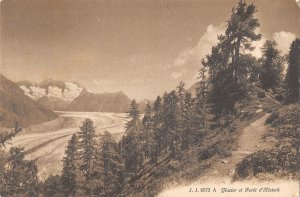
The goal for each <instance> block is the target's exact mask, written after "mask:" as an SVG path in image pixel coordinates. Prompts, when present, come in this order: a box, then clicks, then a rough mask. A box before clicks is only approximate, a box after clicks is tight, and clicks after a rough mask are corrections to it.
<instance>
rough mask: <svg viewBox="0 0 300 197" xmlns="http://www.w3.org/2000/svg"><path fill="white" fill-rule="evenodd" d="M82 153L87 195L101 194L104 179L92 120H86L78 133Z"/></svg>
mask: <svg viewBox="0 0 300 197" xmlns="http://www.w3.org/2000/svg"><path fill="white" fill-rule="evenodd" d="M78 140H79V151H80V170H81V171H82V173H83V176H84V189H85V191H86V195H92V194H94V193H96V194H97V193H101V192H102V189H103V179H102V178H103V177H101V172H102V170H103V166H101V163H100V158H99V151H98V149H97V147H96V141H95V127H94V124H93V121H92V120H91V119H85V120H84V122H83V123H82V125H81V126H80V131H79V132H78Z"/></svg>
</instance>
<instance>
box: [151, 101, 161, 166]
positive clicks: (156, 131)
mask: <svg viewBox="0 0 300 197" xmlns="http://www.w3.org/2000/svg"><path fill="white" fill-rule="evenodd" d="M161 126H162V103H161V98H160V96H158V97H157V98H156V100H155V102H154V104H153V148H152V149H151V160H152V162H156V161H157V158H158V156H159V154H160V152H161V151H162V141H161V137H160V133H161V131H160V130H161Z"/></svg>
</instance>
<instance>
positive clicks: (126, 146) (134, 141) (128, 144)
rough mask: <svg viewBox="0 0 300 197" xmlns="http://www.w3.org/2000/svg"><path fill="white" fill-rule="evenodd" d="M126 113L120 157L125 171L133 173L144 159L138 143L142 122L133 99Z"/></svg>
mask: <svg viewBox="0 0 300 197" xmlns="http://www.w3.org/2000/svg"><path fill="white" fill-rule="evenodd" d="M128 114H129V121H128V122H127V124H126V131H125V135H124V136H123V138H122V140H121V142H120V143H121V148H122V157H123V159H124V162H125V169H126V171H127V173H129V174H134V173H136V172H137V171H138V170H139V169H140V167H141V166H142V165H143V159H144V156H143V154H142V151H141V149H142V146H141V143H140V139H141V134H142V133H141V131H142V123H141V120H140V112H139V108H138V104H137V103H136V101H135V100H133V101H132V102H131V105H130V107H129V112H128Z"/></svg>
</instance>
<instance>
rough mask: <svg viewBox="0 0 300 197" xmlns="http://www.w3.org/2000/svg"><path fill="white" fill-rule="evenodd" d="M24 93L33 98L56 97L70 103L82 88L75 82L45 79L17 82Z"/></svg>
mask: <svg viewBox="0 0 300 197" xmlns="http://www.w3.org/2000/svg"><path fill="white" fill-rule="evenodd" d="M18 84H19V86H20V88H21V89H22V90H23V91H24V93H25V94H26V95H27V96H29V97H31V98H32V99H34V100H39V99H41V98H43V97H48V98H51V97H52V98H58V99H61V100H62V101H65V102H67V103H71V102H72V101H73V100H74V99H75V98H77V97H78V96H79V95H80V93H81V92H82V91H83V90H84V88H83V87H81V86H80V85H79V84H77V83H70V82H63V81H54V80H47V81H43V82H42V83H30V82H26V81H25V82H19V83H18Z"/></svg>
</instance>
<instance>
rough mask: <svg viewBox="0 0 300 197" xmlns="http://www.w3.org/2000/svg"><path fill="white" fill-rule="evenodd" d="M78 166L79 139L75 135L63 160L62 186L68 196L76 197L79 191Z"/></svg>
mask: <svg viewBox="0 0 300 197" xmlns="http://www.w3.org/2000/svg"><path fill="white" fill-rule="evenodd" d="M78 164H79V163H78V138H77V135H76V134H73V135H72V138H71V139H70V140H69V142H68V146H67V149H66V151H65V156H64V158H63V171H62V184H63V188H64V194H65V195H66V196H76V193H77V191H78V190H79V188H78V187H79V183H78V181H79V179H78V177H77V176H78V175H79V171H78V167H79V166H78Z"/></svg>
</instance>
